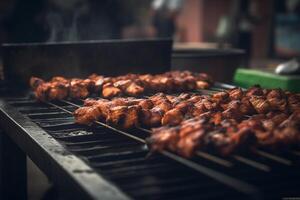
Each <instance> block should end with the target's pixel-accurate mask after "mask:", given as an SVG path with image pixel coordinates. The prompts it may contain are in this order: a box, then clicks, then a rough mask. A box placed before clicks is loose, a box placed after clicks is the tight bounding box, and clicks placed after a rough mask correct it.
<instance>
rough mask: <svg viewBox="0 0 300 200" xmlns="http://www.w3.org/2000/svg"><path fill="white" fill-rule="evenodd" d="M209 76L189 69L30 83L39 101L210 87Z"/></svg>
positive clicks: (33, 80)
mask: <svg viewBox="0 0 300 200" xmlns="http://www.w3.org/2000/svg"><path fill="white" fill-rule="evenodd" d="M212 82H213V81H212V79H211V78H210V77H209V76H208V75H207V74H202V73H192V72H189V71H182V72H180V71H171V72H167V73H164V74H158V75H150V74H145V75H138V74H127V75H124V76H117V77H103V76H99V75H97V74H92V75H91V76H89V77H88V78H87V79H77V78H73V79H66V78H63V77H53V78H52V79H51V80H50V81H49V82H45V81H44V80H42V79H39V78H36V77H32V78H31V79H30V85H31V87H32V89H33V90H34V92H35V95H36V98H37V99H39V100H42V101H46V100H57V99H58V100H60V99H65V98H67V97H70V98H73V99H78V98H86V97H87V96H89V95H91V94H96V95H97V96H102V97H104V98H113V97H117V96H135V97H136V96H140V95H142V94H144V93H145V92H148V93H157V92H179V91H188V90H195V89H205V88H208V87H210V85H211V84H212Z"/></svg>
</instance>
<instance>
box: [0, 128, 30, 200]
mask: <svg viewBox="0 0 300 200" xmlns="http://www.w3.org/2000/svg"><path fill="white" fill-rule="evenodd" d="M0 154H1V155H0V163H1V164H0V199H3V200H5V199H22V200H26V199H27V166H26V154H25V153H24V152H23V151H22V150H21V149H20V148H19V147H18V146H17V145H16V144H15V143H14V142H13V141H12V140H11V138H9V136H8V135H6V134H5V133H4V132H3V131H0Z"/></svg>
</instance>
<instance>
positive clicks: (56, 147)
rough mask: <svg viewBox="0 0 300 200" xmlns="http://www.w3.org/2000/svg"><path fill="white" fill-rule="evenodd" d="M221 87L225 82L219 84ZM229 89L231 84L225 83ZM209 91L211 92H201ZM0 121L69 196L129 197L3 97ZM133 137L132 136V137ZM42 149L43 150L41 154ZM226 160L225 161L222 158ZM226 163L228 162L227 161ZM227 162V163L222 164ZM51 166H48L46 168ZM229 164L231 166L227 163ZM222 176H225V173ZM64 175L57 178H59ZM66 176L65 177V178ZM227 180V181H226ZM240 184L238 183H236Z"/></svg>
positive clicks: (253, 192) (246, 189) (247, 188)
mask: <svg viewBox="0 0 300 200" xmlns="http://www.w3.org/2000/svg"><path fill="white" fill-rule="evenodd" d="M222 86H223V88H224V85H222ZM225 86H226V87H227V88H228V89H229V88H232V87H233V86H230V85H225ZM214 90H215V91H216V90H220V86H219V85H216V88H214ZM203 92H204V93H205V92H206V93H207V92H212V91H209V90H207V91H203ZM61 102H62V103H65V104H69V105H73V106H77V107H78V106H80V105H77V104H74V103H73V102H70V101H66V100H62V101H61ZM45 103H46V104H48V105H49V106H51V107H56V108H58V109H60V110H62V111H63V112H65V113H69V114H70V111H68V110H65V109H64V108H63V107H60V106H59V105H56V104H55V103H51V102H45ZM0 111H1V112H0V117H1V119H3V120H0V125H1V127H3V128H4V131H5V132H6V133H8V135H9V136H10V137H11V138H12V139H13V140H14V141H15V142H16V144H17V145H18V146H20V148H21V149H22V150H23V151H24V152H26V153H27V154H28V155H29V157H30V158H32V160H33V161H34V162H35V163H36V164H37V165H38V166H39V167H40V168H41V169H42V170H43V171H44V172H45V174H46V175H47V176H48V177H49V178H50V179H51V180H52V181H53V182H54V183H55V184H56V185H57V186H58V189H60V190H62V192H64V194H71V195H70V196H71V197H73V198H74V197H75V198H78V197H82V198H88V199H130V197H129V196H127V195H126V194H125V193H124V192H122V191H121V189H120V188H118V187H117V186H115V185H114V184H112V183H110V181H108V180H106V179H105V178H104V177H103V176H101V174H99V173H96V172H95V171H94V170H93V169H92V168H91V167H89V166H88V164H86V163H85V162H84V161H82V160H81V159H79V157H77V156H75V155H74V154H73V153H71V152H69V151H67V150H66V148H65V147H64V146H63V145H61V144H60V143H59V142H58V141H56V140H55V139H54V138H53V137H52V136H50V135H49V134H48V133H47V131H44V130H43V129H42V128H40V127H39V126H38V125H37V124H36V123H34V122H33V121H31V119H30V118H29V117H27V116H24V115H23V114H21V113H20V112H19V111H18V110H17V109H16V108H14V106H11V105H9V104H8V103H7V102H6V101H5V100H0ZM97 124H98V125H100V126H101V127H104V128H107V129H110V130H113V131H115V132H118V133H120V134H122V135H125V136H127V137H130V138H131V139H134V140H136V141H138V142H141V143H144V142H145V141H143V139H142V138H139V137H136V136H134V135H131V134H130V133H127V132H124V131H121V130H118V129H116V128H114V127H111V126H109V125H106V124H104V123H101V122H97ZM138 130H139V131H144V132H149V130H146V129H144V130H143V129H142V128H139V129H138ZM24 133H25V134H24ZM134 137H135V138H134ZM41 152H42V153H41ZM256 153H257V154H260V155H261V156H265V157H268V156H269V159H273V160H275V161H276V162H278V163H280V162H281V164H285V165H289V164H291V163H288V160H285V159H284V158H280V157H276V156H275V155H274V157H273V158H272V157H270V156H272V154H269V155H268V154H267V153H266V152H263V151H257V152H256ZM162 154H163V155H164V156H166V157H168V158H170V159H173V160H175V161H177V162H179V163H181V164H184V165H185V166H187V167H189V168H191V169H194V170H195V171H198V172H200V173H201V174H204V175H206V176H207V177H210V178H212V179H214V180H216V181H219V182H221V183H225V185H227V186H230V187H232V188H234V189H236V190H237V191H240V192H242V193H245V194H248V195H249V196H250V197H252V198H253V199H260V198H261V195H260V193H259V191H258V189H257V188H256V187H255V186H252V185H248V184H247V183H246V182H243V181H239V180H238V179H235V178H231V177H230V176H227V175H226V174H223V173H218V171H215V170H212V169H209V168H207V167H205V166H202V165H197V164H196V163H193V162H191V161H189V160H187V159H185V158H182V157H180V156H177V155H175V154H173V153H170V152H167V151H164V152H162ZM198 156H200V157H204V158H206V159H208V160H211V161H213V162H215V163H218V162H219V163H222V162H223V164H224V160H223V161H222V160H218V159H219V158H218V157H214V156H213V155H211V154H208V153H205V152H198ZM233 158H234V159H235V160H236V161H239V162H242V163H244V164H248V165H249V166H252V167H254V168H257V169H260V170H262V171H266V172H268V170H269V169H268V166H266V165H260V163H255V162H253V160H251V159H247V158H245V157H243V156H240V155H235V156H234V157H233ZM225 161H226V160H225ZM227 164H228V163H227ZM229 164H230V163H229ZM224 165H226V162H225V164H224ZM49 166H50V167H49ZM229 167H230V166H229ZM224 175H225V176H224ZM61 176H62V177H64V178H63V179H60V177H61ZM65 177H66V178H65ZM228 183H230V184H228ZM237 185H239V186H237Z"/></svg>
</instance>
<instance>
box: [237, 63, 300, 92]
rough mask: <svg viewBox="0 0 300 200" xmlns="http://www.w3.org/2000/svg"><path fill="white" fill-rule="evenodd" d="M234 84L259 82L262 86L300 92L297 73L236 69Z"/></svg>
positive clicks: (244, 84) (245, 86) (245, 85)
mask: <svg viewBox="0 0 300 200" xmlns="http://www.w3.org/2000/svg"><path fill="white" fill-rule="evenodd" d="M234 84H235V85H237V86H240V87H244V88H249V87H251V86H252V85H256V84H259V85H260V86H262V87H264V88H281V89H283V90H288V91H291V92H300V76H299V75H288V76H287V75H277V74H274V73H270V72H265V71H260V70H255V69H242V68H240V69H237V71H236V73H235V76H234Z"/></svg>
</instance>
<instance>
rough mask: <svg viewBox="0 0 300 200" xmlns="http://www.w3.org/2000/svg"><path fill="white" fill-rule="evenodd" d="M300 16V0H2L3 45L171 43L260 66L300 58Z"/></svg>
mask: <svg viewBox="0 0 300 200" xmlns="http://www.w3.org/2000/svg"><path fill="white" fill-rule="evenodd" d="M299 13H300V2H299V0H243V1H240V0H143V1H138V0H126V1H124V0H101V1H97V0H64V1H60V0H26V1H21V0H1V1H0V43H26V42H55V41H82V40H102V39H120V38H154V37H172V38H174V40H175V41H176V45H177V44H178V46H179V47H180V48H181V47H182V46H184V47H186V48H188V47H193V48H229V47H233V48H239V49H244V50H245V51H246V52H247V57H249V59H250V61H257V60H262V59H267V58H282V57H293V56H299V54H300V45H299V44H300V34H299V30H300V23H299V22H300V18H299ZM251 63H253V62H250V64H251Z"/></svg>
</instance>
